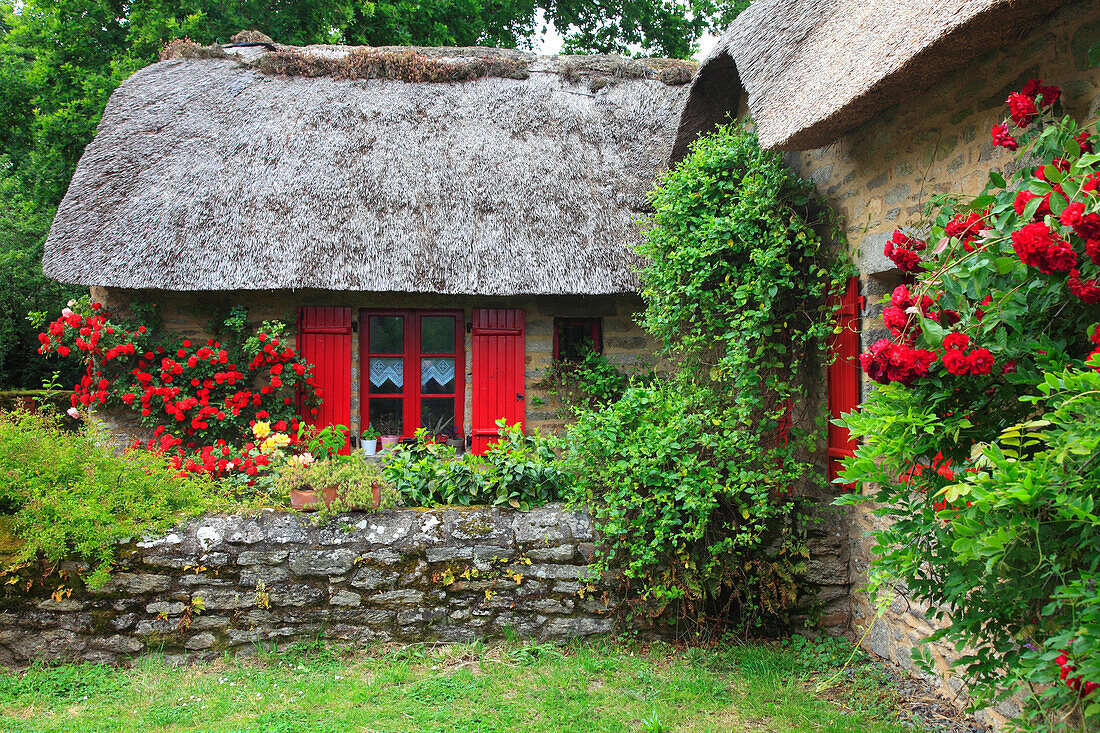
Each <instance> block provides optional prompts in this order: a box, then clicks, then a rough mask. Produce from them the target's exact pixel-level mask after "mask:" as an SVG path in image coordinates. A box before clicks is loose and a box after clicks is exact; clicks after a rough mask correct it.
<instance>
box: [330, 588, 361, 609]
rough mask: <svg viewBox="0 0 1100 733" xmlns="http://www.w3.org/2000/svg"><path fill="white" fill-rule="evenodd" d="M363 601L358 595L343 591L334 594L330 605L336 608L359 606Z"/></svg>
mask: <svg viewBox="0 0 1100 733" xmlns="http://www.w3.org/2000/svg"><path fill="white" fill-rule="evenodd" d="M362 600H363V599H362V598H361V597H360V596H359V594H358V593H352V592H351V591H350V590H341V591H337V592H335V593H333V594H332V598H330V599H329V603H331V604H332V605H334V606H358V605H359V604H360V603H361V602H362Z"/></svg>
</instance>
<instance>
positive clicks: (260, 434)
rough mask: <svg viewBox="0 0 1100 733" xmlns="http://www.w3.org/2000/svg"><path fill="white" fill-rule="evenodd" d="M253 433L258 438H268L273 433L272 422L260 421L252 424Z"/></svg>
mask: <svg viewBox="0 0 1100 733" xmlns="http://www.w3.org/2000/svg"><path fill="white" fill-rule="evenodd" d="M252 434H253V435H254V436H256V438H257V439H260V438H266V437H267V436H269V435H271V423H269V422H258V423H256V424H255V425H253V426H252Z"/></svg>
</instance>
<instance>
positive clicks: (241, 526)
mask: <svg viewBox="0 0 1100 733" xmlns="http://www.w3.org/2000/svg"><path fill="white" fill-rule="evenodd" d="M594 540H595V536H594V533H593V527H592V523H591V521H590V519H589V518H588V517H587V516H586V515H584V514H575V513H570V512H566V511H564V510H563V509H562V508H561V507H560V506H547V507H544V508H541V509H535V510H533V511H530V512H518V511H512V510H503V509H495V508H494V509H486V508H477V509H475V508H459V509H433V510H414V509H405V510H394V511H384V512H380V513H372V514H367V513H349V514H343V515H340V516H339V517H337V518H335V519H330V520H328V521H327V522H323V523H316V524H315V523H313V522H312V521H311V519H310V518H309V517H308V516H305V515H301V514H292V513H286V512H275V511H273V510H270V509H267V510H263V511H262V512H259V513H258V514H256V515H253V516H247V515H212V516H207V517H202V518H198V519H194V520H192V521H190V522H188V523H186V524H184V525H183V526H180V527H178V528H177V529H175V530H173V531H171V532H169V533H167V534H165V535H164V536H162V537H157V538H149V539H146V540H143V541H138V542H134V543H132V544H131V545H129V546H127V547H126V548H123V551H122V553H121V556H120V558H119V561H118V563H117V564H116V567H115V568H114V570H113V572H112V574H111V578H110V580H109V581H108V582H107V584H106V585H104V586H102V587H100V588H98V589H96V590H87V589H82V588H80V587H77V588H75V589H74V590H73V592H72V594H71V595H65V594H59V595H58V596H53V597H51V593H52V592H54V590H55V587H54V586H55V585H56V584H54V583H51V584H50V587H47V588H46V589H44V590H41V591H39V590H37V587H36V588H35V589H32V591H31V592H30V594H24V593H22V592H21V591H20V590H18V589H16V588H15V587H14V586H13V585H6V586H3V591H2V593H3V595H2V597H0V664H4V665H22V664H26V663H28V662H30V661H33V660H43V661H56V660H91V661H96V662H107V663H119V662H123V663H124V662H126V661H127V660H128V659H129V658H131V657H133V656H136V655H139V654H142V653H144V652H153V651H157V652H162V653H164V654H165V655H166V656H167V657H168V658H169V659H170V660H172V661H187V660H195V659H210V658H214V657H216V656H219V655H221V654H222V653H223V652H225V651H230V652H233V653H246V654H247V653H249V652H251V651H254V650H255V645H264V646H265V647H268V648H270V646H271V645H272V644H274V645H277V646H280V647H281V646H285V645H287V644H289V643H291V642H293V641H295V640H297V639H302V638H309V637H312V636H314V635H316V634H319V633H321V634H323V635H324V636H325V637H326V638H328V639H334V640H338V641H343V642H347V643H349V644H356V643H364V642H371V641H375V642H386V641H391V640H393V641H425V640H441V641H467V640H474V639H478V638H492V637H500V636H502V635H503V634H504V633H505V631H506V630H508V629H511V630H514V631H516V632H518V633H520V634H522V635H524V636H528V637H537V638H542V639H564V638H569V637H576V636H585V635H589V634H594V633H599V632H604V631H608V630H610V629H611V627H612V621H611V619H610V618H609V614H610V612H611V611H612V610H613V609H614V607H615V602H614V599H613V597H612V596H611V594H610V592H609V590H608V589H607V587H605V586H604V585H602V584H601V583H600V582H599V581H596V582H593V583H590V582H588V579H587V564H588V561H589V558H591V557H592V553H593V551H594V549H595V547H594V545H593V542H594ZM69 569H73V568H72V567H71V566H70V568H69ZM200 599H201V602H200ZM200 606H201V607H202V609H203V610H202V611H201V612H198V611H197V610H196V609H197V608H199V607H200Z"/></svg>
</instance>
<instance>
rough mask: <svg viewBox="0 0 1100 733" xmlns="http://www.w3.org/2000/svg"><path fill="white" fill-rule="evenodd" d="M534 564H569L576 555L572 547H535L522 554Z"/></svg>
mask: <svg viewBox="0 0 1100 733" xmlns="http://www.w3.org/2000/svg"><path fill="white" fill-rule="evenodd" d="M524 554H525V555H527V557H528V558H529V559H531V560H534V561H535V562H553V563H560V562H569V561H570V560H572V559H573V555H574V554H576V550H574V549H573V546H572V545H558V546H556V547H537V548H535V549H532V550H528V551H527V552H525V553H524Z"/></svg>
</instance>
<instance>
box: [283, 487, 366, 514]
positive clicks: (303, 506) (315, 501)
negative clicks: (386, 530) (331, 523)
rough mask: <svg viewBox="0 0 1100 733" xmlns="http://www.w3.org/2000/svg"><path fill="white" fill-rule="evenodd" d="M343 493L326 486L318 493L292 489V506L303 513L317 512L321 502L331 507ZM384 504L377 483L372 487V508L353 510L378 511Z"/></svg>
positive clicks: (313, 490) (312, 490)
mask: <svg viewBox="0 0 1100 733" xmlns="http://www.w3.org/2000/svg"><path fill="white" fill-rule="evenodd" d="M342 493H343V492H341V491H340V490H339V488H337V487H336V486H326V487H325V488H323V489H321V490H320V491H317V490H315V489H306V490H301V489H291V490H290V506H291V508H293V509H297V510H298V511H302V512H315V511H317V510H318V509H320V507H319V506H318V505H319V504H320V503H321V502H324V504H325V506H329V505H330V504H332V502H334V501H336V498H337V497H338V496H340V495H341V494H342ZM381 503H382V486H381V484H379V483H378V482H375V483H374V484H373V485H372V486H371V503H370V506H354V507H351V508H352V509H359V510H364V511H366V510H370V509H377V508H378V506H379V505H380V504H381Z"/></svg>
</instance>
